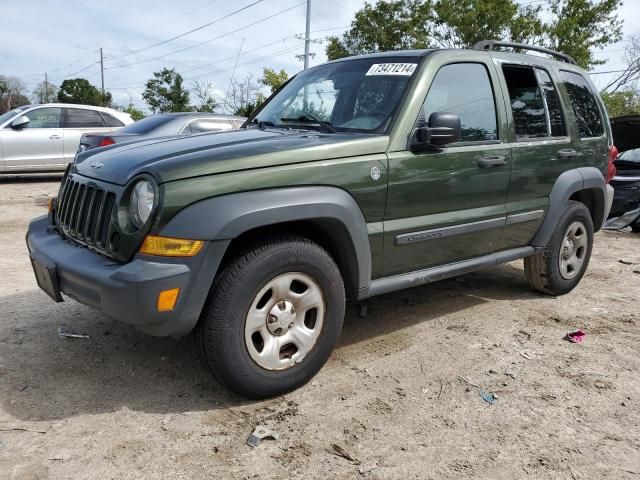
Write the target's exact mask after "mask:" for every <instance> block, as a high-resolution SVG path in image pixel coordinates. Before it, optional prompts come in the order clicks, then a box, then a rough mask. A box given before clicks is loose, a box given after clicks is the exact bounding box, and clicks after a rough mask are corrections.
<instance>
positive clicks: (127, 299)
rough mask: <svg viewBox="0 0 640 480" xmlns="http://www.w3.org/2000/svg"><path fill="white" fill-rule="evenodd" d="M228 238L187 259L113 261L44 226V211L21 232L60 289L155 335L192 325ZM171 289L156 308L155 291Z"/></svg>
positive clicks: (183, 331)
mask: <svg viewBox="0 0 640 480" xmlns="http://www.w3.org/2000/svg"><path fill="white" fill-rule="evenodd" d="M228 243H229V242H228V241H221V242H207V244H206V245H205V247H204V248H203V250H202V251H201V252H200V253H199V254H198V255H196V256H195V257H190V258H180V259H171V258H162V257H151V256H147V255H136V256H135V257H134V259H133V260H132V261H130V262H129V263H119V262H115V261H113V260H110V259H108V258H106V257H103V256H102V255H99V254H97V253H94V252H92V251H90V250H88V249H87V248H85V247H82V246H80V245H78V244H75V243H72V242H70V241H68V240H66V239H65V238H64V237H62V235H60V234H59V233H58V232H56V231H55V230H53V229H50V228H49V221H48V218H47V216H43V217H39V218H36V219H35V220H34V221H32V222H31V224H30V225H29V230H28V232H27V246H28V248H29V253H30V255H31V256H32V257H34V258H39V259H46V260H48V263H50V264H52V265H55V275H56V279H57V283H58V285H59V288H60V291H61V292H62V293H64V294H66V295H68V296H69V297H71V298H73V299H75V300H77V301H79V302H81V303H84V304H85V305H89V306H91V307H94V308H97V309H98V310H100V311H101V312H102V313H103V314H104V315H106V316H107V317H109V318H112V319H114V320H119V321H122V322H124V323H128V324H130V325H133V326H134V327H136V328H137V329H139V330H142V331H143V332H146V333H148V334H151V335H157V336H182V335H186V334H187V333H189V332H190V331H191V330H192V329H193V327H194V326H195V325H196V323H197V321H198V318H199V317H200V312H201V311H202V308H203V306H204V303H205V301H206V299H207V295H208V293H209V289H210V287H211V284H212V282H213V278H214V276H215V273H216V270H217V268H218V266H219V264H220V261H221V260H222V256H223V255H224V252H225V250H226V247H227V245H228ZM172 288H180V295H179V296H178V301H177V303H176V306H175V308H174V309H173V310H171V311H168V312H158V311H157V299H158V294H159V293H160V292H161V291H162V290H167V289H172Z"/></svg>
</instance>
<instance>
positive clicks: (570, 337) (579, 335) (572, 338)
mask: <svg viewBox="0 0 640 480" xmlns="http://www.w3.org/2000/svg"><path fill="white" fill-rule="evenodd" d="M586 335H587V334H586V333H584V332H583V331H582V330H574V331H573V332H569V333H567V334H566V335H565V336H564V337H562V338H563V340H567V341H569V342H571V343H582V341H583V340H584V337H585V336H586Z"/></svg>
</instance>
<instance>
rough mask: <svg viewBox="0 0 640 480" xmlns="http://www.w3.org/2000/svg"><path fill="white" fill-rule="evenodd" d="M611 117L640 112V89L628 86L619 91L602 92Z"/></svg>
mask: <svg viewBox="0 0 640 480" xmlns="http://www.w3.org/2000/svg"><path fill="white" fill-rule="evenodd" d="M602 100H603V101H604V104H605V106H606V107H607V113H608V114H609V117H611V118H615V117H621V116H623V115H638V114H640V90H638V89H637V88H627V89H625V90H621V91H619V92H602Z"/></svg>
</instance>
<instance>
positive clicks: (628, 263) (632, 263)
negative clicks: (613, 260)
mask: <svg viewBox="0 0 640 480" xmlns="http://www.w3.org/2000/svg"><path fill="white" fill-rule="evenodd" d="M618 263H621V264H623V265H638V263H637V262H630V261H628V260H618Z"/></svg>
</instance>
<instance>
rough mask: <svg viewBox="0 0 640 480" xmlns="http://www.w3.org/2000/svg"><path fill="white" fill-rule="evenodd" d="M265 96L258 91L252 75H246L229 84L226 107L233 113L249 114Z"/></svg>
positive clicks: (246, 115) (258, 88) (258, 87)
mask: <svg viewBox="0 0 640 480" xmlns="http://www.w3.org/2000/svg"><path fill="white" fill-rule="evenodd" d="M265 100H266V97H265V96H264V95H263V94H262V93H261V92H260V85H258V84H257V83H256V82H254V81H253V75H248V76H247V77H246V78H245V79H244V80H242V81H239V82H238V81H235V80H234V82H233V83H232V84H231V88H230V89H229V94H228V95H227V109H228V110H230V111H231V112H233V114H234V115H242V116H243V117H248V116H250V115H251V114H252V113H253V112H254V111H255V109H256V108H258V107H259V106H260V105H261V104H262V103H263V102H264V101H265Z"/></svg>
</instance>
